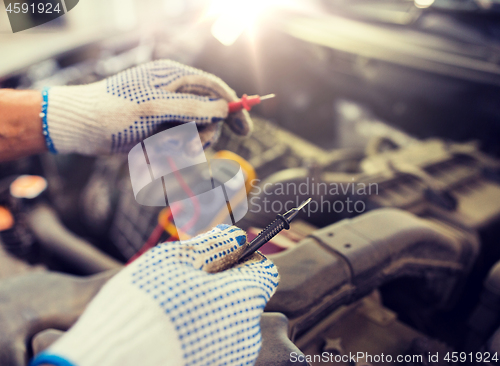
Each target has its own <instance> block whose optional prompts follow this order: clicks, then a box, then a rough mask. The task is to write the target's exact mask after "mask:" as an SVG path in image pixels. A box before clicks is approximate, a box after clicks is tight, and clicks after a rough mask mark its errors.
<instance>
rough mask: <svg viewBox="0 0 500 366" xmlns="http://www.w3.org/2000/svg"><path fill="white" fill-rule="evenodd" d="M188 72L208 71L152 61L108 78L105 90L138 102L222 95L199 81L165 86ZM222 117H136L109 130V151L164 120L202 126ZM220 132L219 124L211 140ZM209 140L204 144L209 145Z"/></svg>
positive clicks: (149, 131) (124, 147)
mask: <svg viewBox="0 0 500 366" xmlns="http://www.w3.org/2000/svg"><path fill="white" fill-rule="evenodd" d="M189 75H198V76H203V75H208V74H206V73H205V72H203V71H201V70H197V69H194V68H191V67H187V66H184V65H182V64H179V63H176V62H173V61H169V60H159V61H154V62H152V63H148V64H144V65H141V66H137V67H134V68H131V69H129V70H126V71H123V72H121V73H119V74H117V75H114V76H112V77H110V78H108V79H107V80H106V92H107V93H108V94H111V95H115V96H117V97H119V98H124V99H126V100H129V101H131V102H134V103H137V104H141V103H145V102H148V101H151V100H160V99H177V100H182V99H191V100H199V101H206V102H208V101H212V100H215V99H221V98H222V95H221V93H219V92H218V91H217V90H216V89H215V88H211V87H209V86H206V85H201V84H192V83H187V84H181V85H177V86H176V89H175V91H171V90H167V89H166V88H167V87H169V86H171V85H172V83H174V82H176V81H179V80H180V79H181V78H183V77H185V76H189ZM222 120H223V119H222V118H218V117H208V116H196V115H180V114H163V115H150V116H143V117H141V119H140V120H138V121H135V122H134V125H130V126H128V128H125V129H123V130H122V131H120V132H118V133H116V134H112V136H111V152H112V153H117V152H127V151H128V150H129V149H130V146H131V145H134V144H136V143H138V142H140V141H142V140H144V139H145V138H146V137H147V136H150V135H152V134H154V133H156V132H158V130H159V127H160V125H162V124H164V123H186V122H192V121H195V122H196V123H197V124H198V125H202V126H203V125H208V124H210V123H216V122H220V121H222ZM240 123H241V122H240ZM219 133H220V128H218V131H216V133H215V134H214V138H213V140H216V138H217V137H218V135H219ZM211 142H214V141H210V143H211ZM210 143H209V144H210ZM209 144H206V145H207V146H208V145H209Z"/></svg>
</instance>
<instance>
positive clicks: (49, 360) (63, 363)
mask: <svg viewBox="0 0 500 366" xmlns="http://www.w3.org/2000/svg"><path fill="white" fill-rule="evenodd" d="M43 364H48V365H54V366H76V365H75V364H74V363H71V362H69V361H68V360H66V359H65V358H62V357H61V356H57V355H53V354H50V353H47V352H42V353H40V354H39V355H38V356H36V357H35V358H34V359H32V360H31V362H30V364H29V366H38V365H43Z"/></svg>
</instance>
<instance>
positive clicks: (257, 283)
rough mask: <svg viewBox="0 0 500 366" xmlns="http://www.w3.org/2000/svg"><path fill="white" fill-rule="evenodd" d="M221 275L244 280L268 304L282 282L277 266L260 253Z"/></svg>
mask: <svg viewBox="0 0 500 366" xmlns="http://www.w3.org/2000/svg"><path fill="white" fill-rule="evenodd" d="M221 274H223V275H224V276H231V277H238V278H244V279H245V280H246V281H248V282H249V283H250V284H251V287H253V288H254V290H256V291H257V295H258V296H264V299H265V301H266V302H267V301H269V299H270V298H271V296H272V295H273V294H274V292H275V291H276V288H277V287H278V284H279V280H280V277H279V273H278V268H277V267H276V265H275V264H274V263H273V262H272V261H271V260H270V259H268V258H266V257H265V256H264V255H262V254H261V253H259V252H256V253H254V254H253V255H252V256H251V257H250V258H248V259H247V260H245V261H244V262H243V263H240V264H238V265H237V266H235V267H233V268H230V269H228V270H226V271H224V272H222V273H221Z"/></svg>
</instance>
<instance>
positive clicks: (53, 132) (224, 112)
mask: <svg viewBox="0 0 500 366" xmlns="http://www.w3.org/2000/svg"><path fill="white" fill-rule="evenodd" d="M237 99H238V97H237V95H236V93H235V92H234V91H233V90H232V89H231V88H230V87H229V86H228V85H227V84H226V83H225V82H224V81H222V80H221V79H219V78H218V77H216V76H214V75H212V74H209V73H206V72H204V71H201V70H198V69H195V68H192V67H189V66H186V65H182V64H180V63H178V62H174V61H170V60H158V61H154V62H149V63H147V64H143V65H140V66H137V67H133V68H131V69H128V70H125V71H123V72H121V73H119V74H117V75H114V76H112V77H110V78H108V79H105V80H101V81H98V82H95V83H92V84H87V85H76V86H55V87H51V88H45V89H44V90H42V91H41V92H40V91H13V90H3V91H2V94H1V95H0V138H1V139H2V140H1V141H0V160H7V159H13V158H17V157H20V156H24V155H29V154H33V153H39V152H42V151H45V150H49V151H51V152H52V153H79V154H84V155H99V154H110V153H119V152H125V153H126V152H128V151H129V150H130V149H131V148H132V147H133V146H135V145H136V144H137V143H138V142H140V141H142V140H143V139H145V138H147V137H148V136H150V135H152V134H154V133H156V132H158V131H160V130H162V129H165V128H168V127H169V125H170V126H173V125H177V124H181V123H186V122H193V121H194V122H196V124H197V126H198V131H199V135H200V138H201V142H202V143H203V146H204V147H207V146H209V145H210V144H212V143H213V142H215V141H216V140H217V138H218V136H219V133H220V129H221V128H222V123H223V122H226V123H227V124H228V125H229V126H230V127H231V129H232V130H233V131H234V132H235V133H237V134H239V135H247V134H248V133H249V132H250V131H251V128H252V121H251V119H250V117H249V114H248V112H247V111H245V110H243V111H240V112H237V113H232V114H230V115H228V102H231V101H234V100H237Z"/></svg>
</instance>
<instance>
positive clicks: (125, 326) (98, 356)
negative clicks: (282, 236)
mask: <svg viewBox="0 0 500 366" xmlns="http://www.w3.org/2000/svg"><path fill="white" fill-rule="evenodd" d="M245 242H246V235H245V232H244V231H242V230H241V229H238V228H236V227H234V226H231V227H230V226H228V225H219V226H217V227H216V228H214V229H213V230H212V231H210V232H208V233H205V234H202V235H200V236H197V237H195V238H193V239H191V240H188V241H183V242H182V243H181V242H173V243H169V242H167V243H164V244H161V245H159V246H157V247H155V248H153V249H151V250H150V251H148V252H146V253H145V254H144V255H142V256H141V257H140V258H138V259H137V260H136V261H134V262H133V263H132V264H130V265H129V266H127V267H126V268H125V269H124V270H122V271H121V272H120V273H118V274H117V275H116V276H115V277H113V278H112V279H111V280H110V281H109V282H108V283H107V284H106V285H105V286H104V287H103V288H102V289H101V291H100V292H99V293H98V294H97V296H96V297H95V298H94V299H93V300H92V302H91V303H90V304H89V305H88V307H87V309H86V310H85V312H84V313H83V315H82V316H81V317H80V319H79V320H78V322H77V323H76V324H75V325H74V326H73V327H72V328H71V329H70V330H69V331H68V332H67V333H66V334H65V335H64V336H63V337H61V338H60V339H59V340H58V341H56V342H55V343H54V344H53V345H52V346H50V347H49V348H48V350H46V351H44V352H43V353H41V354H40V355H38V356H37V357H36V358H35V359H34V360H33V361H32V362H31V366H37V365H43V364H50V365H56V366H72V365H77V366H115V365H116V366H128V365H130V366H137V365H141V366H159V365H161V366H181V365H228V366H231V365H253V364H254V363H255V360H256V359H257V356H258V353H259V350H260V347H261V333H260V317H261V314H262V311H263V309H264V306H265V305H266V303H267V301H268V300H269V298H270V297H271V296H272V295H273V293H274V291H275V289H276V287H277V285H278V280H279V277H278V272H277V270H276V267H275V266H274V264H273V263H272V262H271V261H270V260H268V259H266V258H264V257H262V256H261V255H260V254H255V255H254V257H253V258H252V259H251V260H249V261H247V262H245V263H244V264H241V265H238V266H236V267H233V268H230V269H227V270H225V271H222V272H217V273H208V272H206V271H207V270H208V271H212V272H213V271H217V270H219V269H221V268H225V267H226V266H227V264H228V263H232V259H234V258H236V257H237V256H238V255H239V253H240V251H241V250H243V245H244V243H245ZM204 270H205V271H204Z"/></svg>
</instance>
